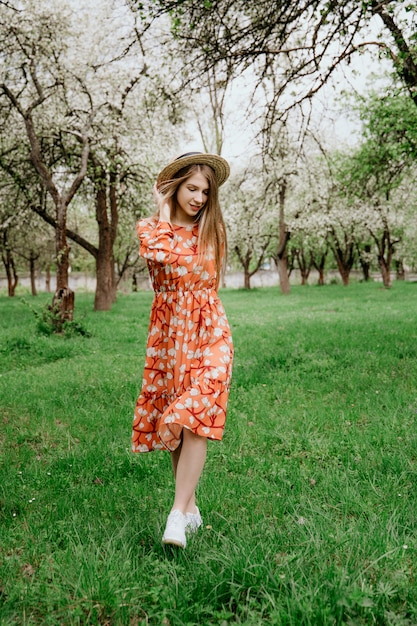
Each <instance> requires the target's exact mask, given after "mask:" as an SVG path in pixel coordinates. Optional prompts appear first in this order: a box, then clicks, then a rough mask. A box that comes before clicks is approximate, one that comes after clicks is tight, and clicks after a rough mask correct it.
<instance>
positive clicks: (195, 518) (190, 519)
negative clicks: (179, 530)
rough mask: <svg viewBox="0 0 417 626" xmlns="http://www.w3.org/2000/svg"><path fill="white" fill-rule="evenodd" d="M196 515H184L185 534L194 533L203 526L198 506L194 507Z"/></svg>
mask: <svg viewBox="0 0 417 626" xmlns="http://www.w3.org/2000/svg"><path fill="white" fill-rule="evenodd" d="M195 508H196V510H197V513H186V514H185V532H186V533H195V532H197V530H198V529H199V528H200V526H202V525H203V519H202V517H201V514H200V511H199V509H198V506H196V507H195Z"/></svg>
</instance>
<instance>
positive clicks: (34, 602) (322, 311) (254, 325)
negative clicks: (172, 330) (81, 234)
mask: <svg viewBox="0 0 417 626" xmlns="http://www.w3.org/2000/svg"><path fill="white" fill-rule="evenodd" d="M28 299H29V298H28ZM49 299H50V297H49V296H46V295H41V296H39V297H38V299H37V300H35V299H32V298H30V301H31V304H32V305H33V306H35V307H37V308H41V307H42V305H43V304H44V303H46V302H47V301H49ZM151 299H152V294H150V293H138V294H134V295H131V296H120V297H119V299H118V302H117V304H116V305H115V306H114V307H113V310H112V311H110V312H106V313H93V312H92V303H93V297H92V296H91V295H77V296H76V316H77V319H78V320H79V321H81V323H82V324H83V325H84V326H85V327H86V328H87V329H88V330H90V332H91V333H92V336H91V337H89V338H87V337H81V336H76V337H71V338H63V337H45V336H41V335H38V334H37V332H36V322H35V318H34V316H33V314H32V312H31V311H30V309H29V307H28V306H27V305H26V304H25V303H24V302H23V301H22V298H20V297H17V298H15V299H8V298H6V297H5V296H2V297H1V298H0V624H1V625H2V626H3V625H9V624H18V625H29V624H30V625H32V624H45V625H55V624H60V625H61V624H64V625H66V624H71V625H72V624H104V625H119V624H120V625H124V624H126V625H128V626H136V625H139V624H150V625H164V626H182V625H188V626H194V625H195V626H197V625H198V626H200V625H210V624H213V625H214V624H216V625H219V626H226V625H227V624H247V625H251V626H255V625H263V624H271V625H277V626H280V625H293V626H299V625H313V626H315V625H319V626H321V625H330V624H350V625H352V626H356V625H360V624H379V625H385V624H386V625H401V626H415V625H416V624H417V580H416V576H417V571H416V563H417V496H416V488H417V430H416V426H417V358H416V357H417V314H416V312H417V285H416V284H410V283H395V284H394V287H393V289H392V290H390V291H386V290H383V289H381V287H380V285H377V284H352V285H351V286H349V287H347V288H343V287H341V286H338V285H331V286H326V287H322V288H318V287H294V288H293V290H292V294H291V295H290V296H289V297H288V296H287V297H285V296H282V295H281V294H280V292H279V290H278V289H275V288H265V289H260V290H254V291H251V292H248V293H246V292H244V291H240V290H239V291H232V290H230V291H229V290H226V291H223V292H222V300H223V302H224V304H225V307H226V310H227V312H228V316H229V320H230V323H231V327H232V331H233V336H234V342H235V349H236V358H235V363H234V377H233V385H232V392H231V396H230V404H229V413H228V422H227V430H226V433H225V437H224V440H223V441H222V442H221V443H215V442H211V443H209V456H208V461H207V465H206V468H205V471H204V475H203V478H202V480H201V483H200V487H199V506H200V509H201V511H202V514H203V518H204V528H203V530H202V532H200V533H199V534H198V535H197V536H196V537H194V538H193V539H191V540H190V541H189V543H188V545H187V549H186V550H185V551H177V550H175V549H173V548H172V547H170V546H163V545H162V544H161V534H162V532H163V528H164V524H165V519H166V515H167V512H168V510H169V507H170V505H171V501H172V494H173V481H172V478H171V470H170V459H169V455H168V454H167V453H164V452H154V453H152V454H148V455H133V454H132V453H130V429H131V423H132V414H133V408H134V403H135V400H136V396H137V394H138V392H139V389H140V384H141V378H142V367H143V360H144V350H145V341H146V332H147V323H148V314H149V309H150V305H151Z"/></svg>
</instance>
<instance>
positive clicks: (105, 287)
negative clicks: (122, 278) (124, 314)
mask: <svg viewBox="0 0 417 626" xmlns="http://www.w3.org/2000/svg"><path fill="white" fill-rule="evenodd" d="M102 176H103V177H102V182H101V183H99V184H98V189H97V192H96V219H97V224H98V251H97V256H96V277H97V283H96V293H95V298H94V310H95V311H109V310H110V309H111V305H112V302H113V296H114V281H115V276H114V268H112V265H113V263H112V261H113V243H112V237H111V227H110V224H109V219H108V215H107V193H106V192H107V189H106V183H105V178H104V172H103V173H102Z"/></svg>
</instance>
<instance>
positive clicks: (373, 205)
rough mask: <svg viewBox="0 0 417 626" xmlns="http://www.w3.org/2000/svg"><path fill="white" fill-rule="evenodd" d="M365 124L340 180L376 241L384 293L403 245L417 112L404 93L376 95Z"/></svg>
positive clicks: (366, 107)
mask: <svg viewBox="0 0 417 626" xmlns="http://www.w3.org/2000/svg"><path fill="white" fill-rule="evenodd" d="M360 113H361V118H362V121H363V123H364V131H363V139H362V142H361V144H360V145H359V146H358V148H357V149H356V150H355V151H354V152H353V153H349V154H345V155H344V156H341V157H339V163H338V178H339V181H340V185H341V191H342V193H343V195H344V196H345V198H347V199H350V202H351V204H352V209H353V210H356V212H357V213H359V214H360V215H361V217H362V221H363V223H364V225H365V227H366V229H367V230H368V232H369V235H370V236H371V239H372V240H373V242H374V244H375V246H376V250H377V259H378V265H379V267H380V270H381V275H382V280H383V283H384V286H385V287H390V286H391V263H392V261H393V258H394V253H395V247H396V245H397V244H398V243H399V242H400V241H401V238H402V227H401V219H399V216H400V214H401V213H402V208H401V204H399V203H398V200H397V197H398V188H399V186H400V185H401V182H402V180H403V178H404V176H405V175H406V174H407V172H408V171H409V170H410V168H411V167H412V166H413V164H414V161H415V156H416V154H417V110H416V109H415V107H414V106H413V105H412V104H411V103H410V102H409V99H408V98H406V97H404V95H403V94H401V93H395V94H391V93H384V95H383V96H382V97H381V96H378V95H377V94H371V96H370V98H369V100H367V101H366V102H363V103H362V104H361V107H360Z"/></svg>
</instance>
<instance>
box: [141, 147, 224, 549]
mask: <svg viewBox="0 0 417 626" xmlns="http://www.w3.org/2000/svg"><path fill="white" fill-rule="evenodd" d="M229 171H230V170H229V165H228V163H227V161H225V160H224V159H223V158H222V157H219V156H217V155H212V154H202V153H199V152H189V153H187V154H183V155H181V156H179V157H177V158H176V159H175V160H174V161H172V162H171V163H169V164H168V165H167V166H166V167H165V168H164V169H163V170H162V171H161V173H160V174H159V176H158V178H157V181H156V183H155V187H154V198H155V201H156V204H157V207H158V212H157V215H155V216H154V217H150V218H146V219H144V220H142V221H140V222H139V223H138V225H137V232H138V236H139V240H140V254H141V256H143V257H144V258H145V259H146V260H147V263H148V269H149V274H150V277H151V281H152V284H153V288H154V291H155V297H154V301H153V305H152V310H151V317H150V325H149V333H148V343H147V350H146V361H145V370H144V377H143V383H142V390H141V394H140V396H139V399H138V401H137V404H136V409H135V419H134V423H133V435H132V449H133V451H134V452H149V451H151V450H156V449H167V450H169V451H170V452H171V459H172V468H173V472H174V477H175V497H174V503H173V506H172V509H171V512H170V514H169V516H168V520H167V524H166V528H165V532H164V535H163V538H162V541H163V542H164V543H169V544H173V545H178V546H181V547H183V548H185V546H186V532H187V533H188V532H194V531H196V530H197V529H198V528H199V527H200V526H201V524H202V519H201V515H200V512H199V509H198V507H197V506H196V501H195V490H196V487H197V484H198V481H199V479H200V476H201V473H202V471H203V467H204V463H205V460H206V452H207V439H217V440H220V439H221V438H222V436H223V429H224V424H225V420H226V406H227V399H228V394H229V386H230V378H231V368H232V358H233V346H232V338H231V334H230V328H229V325H228V322H227V318H226V315H225V312H224V309H223V306H222V304H221V302H220V299H219V297H218V295H217V289H218V286H219V281H220V275H221V271H222V268H223V267H224V262H225V256H226V251H227V243H226V229H225V225H224V221H223V217H222V213H221V209H220V205H219V200H218V187H219V186H220V185H222V184H223V183H224V182H225V180H226V179H227V178H228V176H229Z"/></svg>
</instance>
